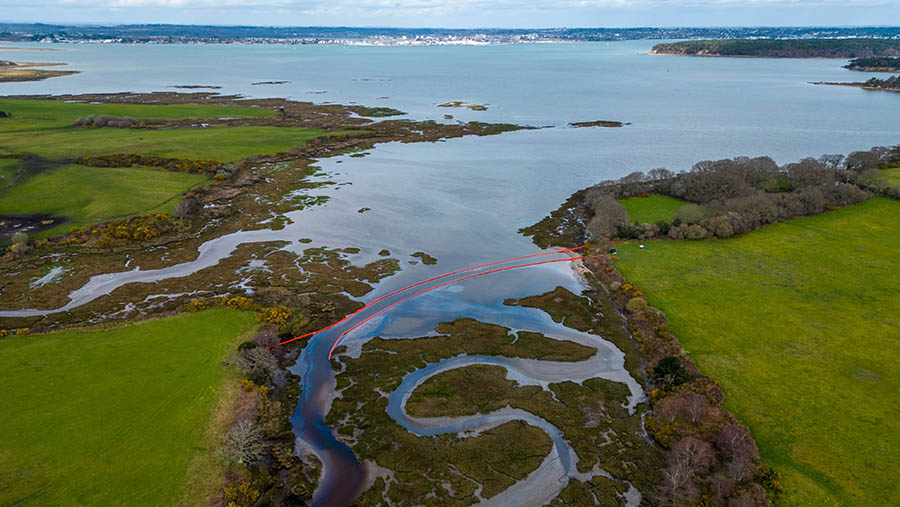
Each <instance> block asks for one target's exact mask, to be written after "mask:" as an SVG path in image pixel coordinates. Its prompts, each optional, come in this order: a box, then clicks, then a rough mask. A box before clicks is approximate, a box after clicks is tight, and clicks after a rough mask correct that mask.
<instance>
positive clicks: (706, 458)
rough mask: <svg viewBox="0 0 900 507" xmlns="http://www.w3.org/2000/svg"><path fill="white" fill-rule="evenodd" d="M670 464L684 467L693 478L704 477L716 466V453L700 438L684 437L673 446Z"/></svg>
mask: <svg viewBox="0 0 900 507" xmlns="http://www.w3.org/2000/svg"><path fill="white" fill-rule="evenodd" d="M669 463H671V464H673V465H676V464H682V465H684V466H685V467H686V468H687V469H688V470H690V472H691V474H692V475H693V476H698V475H704V474H706V472H708V471H709V468H710V467H711V466H713V465H715V464H716V451H715V450H713V447H712V446H711V445H709V444H708V443H707V442H705V441H703V440H700V439H699V438H695V437H684V438H682V439H681V440H679V441H678V443H676V444H675V445H674V446H672V451H671V453H670V454H669Z"/></svg>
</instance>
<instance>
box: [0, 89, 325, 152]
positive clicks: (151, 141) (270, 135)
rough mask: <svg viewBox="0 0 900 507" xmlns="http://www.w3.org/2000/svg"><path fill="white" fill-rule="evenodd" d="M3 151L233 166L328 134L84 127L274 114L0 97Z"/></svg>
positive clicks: (239, 109) (286, 130)
mask: <svg viewBox="0 0 900 507" xmlns="http://www.w3.org/2000/svg"><path fill="white" fill-rule="evenodd" d="M0 111H5V112H7V113H11V114H12V118H3V119H0V153H17V152H21V153H32V154H35V155H38V156H40V157H43V158H47V159H51V160H59V159H70V158H75V157H79V156H83V155H91V154H94V155H99V154H104V153H137V154H142V155H157V156H161V157H176V158H190V159H209V160H217V161H219V162H230V161H233V160H238V159H242V158H246V157H252V156H256V155H260V154H269V153H277V152H279V151H285V150H288V149H290V148H294V147H296V146H300V145H302V144H304V143H306V142H307V141H309V140H310V139H313V138H316V137H319V136H321V135H324V134H325V132H324V131H323V130H319V129H306V128H279V127H265V126H258V127H257V126H235V127H218V128H202V127H199V126H198V127H193V128H179V129H159V130H156V129H116V128H80V127H73V126H72V122H73V121H75V119H77V118H79V117H82V116H90V115H96V114H107V115H111V116H118V117H122V116H130V117H134V118H141V119H159V120H181V119H197V120H198V124H199V123H202V121H200V120H201V119H203V118H222V117H229V118H242V117H261V116H272V115H274V114H275V111H272V110H269V109H262V108H253V107H239V106H208V105H135V104H80V103H68V102H63V101H58V100H26V99H0Z"/></svg>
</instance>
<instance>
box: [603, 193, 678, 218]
mask: <svg viewBox="0 0 900 507" xmlns="http://www.w3.org/2000/svg"><path fill="white" fill-rule="evenodd" d="M619 202H620V203H622V205H623V206H625V209H626V210H628V218H629V219H630V220H631V221H632V222H635V223H639V224H655V223H656V222H659V221H664V222H671V221H672V217H673V216H674V215H675V212H676V211H678V208H680V207H682V206H684V205H685V204H687V203H686V202H684V201H679V200H678V199H674V198H672V197H668V196H665V195H650V196H647V197H634V198H631V199H622V200H621V201H619Z"/></svg>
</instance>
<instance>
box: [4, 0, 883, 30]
mask: <svg viewBox="0 0 900 507" xmlns="http://www.w3.org/2000/svg"><path fill="white" fill-rule="evenodd" d="M0 21H2V22H46V23H98V24H119V23H173V24H195V25H201V24H208V25H263V26H273V25H277V26H378V27H387V26H390V27H443V28H484V27H502V28H544V27H635V26H663V27H666V26H848V25H879V26H885V25H892V26H896V25H900V0H0Z"/></svg>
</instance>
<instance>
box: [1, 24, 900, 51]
mask: <svg viewBox="0 0 900 507" xmlns="http://www.w3.org/2000/svg"><path fill="white" fill-rule="evenodd" d="M823 38H825V39H838V38H878V39H897V38H900V28H898V27H813V28H810V27H750V28H747V27H744V28H727V27H725V28H692V27H681V28H678V27H675V28H540V29H431V28H346V27H259V26H212V25H117V26H100V25H50V24H42V23H34V24H17V23H0V40H4V41H12V42H51V43H52V42H60V43H62V42H70V43H71V42H92V43H117V44H122V43H125V44H128V43H133V44H188V43H219V44H344V45H372V46H444V45H488V44H517V43H540V42H585V41H617V40H640V39H823Z"/></svg>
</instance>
